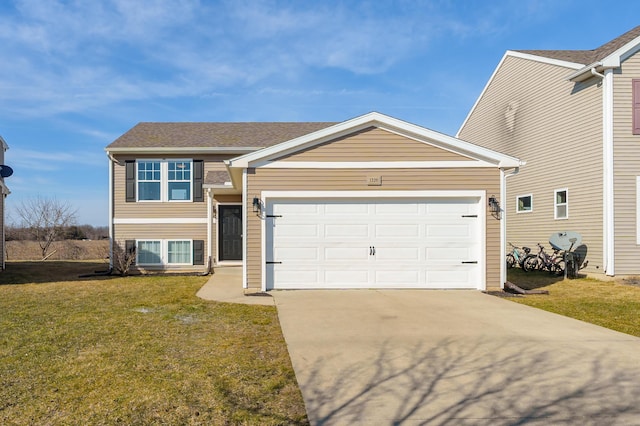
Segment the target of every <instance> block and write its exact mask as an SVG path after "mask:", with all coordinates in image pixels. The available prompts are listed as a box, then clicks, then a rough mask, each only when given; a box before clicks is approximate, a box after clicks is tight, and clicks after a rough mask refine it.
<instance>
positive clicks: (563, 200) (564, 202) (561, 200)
mask: <svg viewBox="0 0 640 426" xmlns="http://www.w3.org/2000/svg"><path fill="white" fill-rule="evenodd" d="M553 209H554V210H553V218H554V219H568V218H569V190H568V189H567V188H563V189H556V190H555V191H554V194H553Z"/></svg>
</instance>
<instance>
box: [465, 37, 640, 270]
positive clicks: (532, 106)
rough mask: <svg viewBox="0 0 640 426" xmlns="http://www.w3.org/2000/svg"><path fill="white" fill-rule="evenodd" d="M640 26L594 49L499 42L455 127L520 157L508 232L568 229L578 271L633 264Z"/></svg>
mask: <svg viewBox="0 0 640 426" xmlns="http://www.w3.org/2000/svg"><path fill="white" fill-rule="evenodd" d="M639 50H640V26H639V27H636V28H634V29H632V30H631V31H629V32H627V33H626V34H624V35H622V36H620V37H618V38H616V39H615V40H612V41H610V42H608V43H606V44H604V45H603V46H601V47H599V48H597V49H594V50H517V51H507V52H506V53H505V55H504V57H503V58H502V60H501V61H500V63H499V64H498V67H497V68H496V70H495V71H494V73H493V75H492V76H491V78H490V80H489V81H488V83H487V85H486V86H485V88H484V90H483V91H482V93H481V94H480V97H479V98H478V100H477V101H476V103H475V105H474V106H473V108H472V110H471V111H470V113H469V115H468V116H467V118H466V120H465V121H464V123H463V124H462V126H461V128H460V130H459V132H458V133H457V136H458V137H460V138H462V139H464V140H468V141H471V142H473V143H476V144H478V145H481V146H484V147H486V148H489V149H494V150H498V151H500V152H504V153H507V154H509V155H512V156H516V157H518V158H523V159H525V160H526V161H527V167H526V168H523V169H522V171H521V172H520V173H518V174H513V175H512V176H510V177H508V178H507V182H508V184H507V192H506V198H505V199H504V202H503V203H502V204H503V206H504V207H505V208H506V212H507V217H508V220H507V222H506V223H507V225H506V226H507V240H508V241H510V242H513V243H514V244H516V245H530V246H532V247H535V244H536V243H538V242H539V243H542V244H543V245H546V246H547V248H549V244H548V243H547V241H548V240H549V236H550V235H551V234H552V233H554V232H561V231H566V230H570V231H576V232H578V233H580V234H581V235H582V238H583V243H584V246H583V247H580V252H581V253H582V256H583V259H582V260H584V262H585V263H587V265H586V267H585V268H584V271H586V272H588V273H593V274H606V275H610V276H614V275H636V274H640V262H638V258H639V256H640V222H639V221H640V198H639V194H640V53H638V51H639Z"/></svg>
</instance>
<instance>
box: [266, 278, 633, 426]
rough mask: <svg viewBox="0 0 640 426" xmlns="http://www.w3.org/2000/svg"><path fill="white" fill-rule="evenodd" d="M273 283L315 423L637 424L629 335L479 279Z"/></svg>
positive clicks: (300, 380)
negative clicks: (372, 285) (516, 297)
mask: <svg viewBox="0 0 640 426" xmlns="http://www.w3.org/2000/svg"><path fill="white" fill-rule="evenodd" d="M271 294H272V295H273V297H274V298H275V302H276V306H277V309H278V315H279V318H280V322H281V325H282V330H283V332H284V336H285V339H286V342H287V345H288V348H289V353H290V355H291V360H292V362H293V367H294V369H295V373H296V377H297V379H298V383H299V384H300V388H301V390H302V395H303V397H304V401H305V404H306V408H307V413H308V415H309V419H310V421H311V423H312V424H317V425H334V424H335V425H357V424H360V425H416V424H428V425H432V424H433V425H441V424H442V425H444V424H446V425H484V424H487V425H488V424H491V425H519V424H541V425H542V424H544V425H547V424H554V425H560V424H572V425H573V424H580V425H592V424H593V425H609V424H616V425H619V424H636V425H637V424H640V339H638V338H635V337H631V336H628V335H626V334H621V333H616V332H614V331H610V330H607V329H604V328H601V327H597V326H593V325H590V324H587V323H583V322H580V321H576V320H572V319H569V318H565V317H562V316H559V315H554V314H550V313H546V312H543V311H540V310H536V309H533V308H529V307H526V306H522V305H518V304H515V303H512V302H509V301H506V300H503V299H499V298H497V297H493V296H489V295H485V294H483V293H480V292H477V291H429V290H426V291H421V290H416V291H414V290H383V291H379V290H353V291H351V290H346V291H344V290H340V291H335V290H334V291H332V290H328V291H304V290H301V291H272V292H271ZM639 320H640V319H639Z"/></svg>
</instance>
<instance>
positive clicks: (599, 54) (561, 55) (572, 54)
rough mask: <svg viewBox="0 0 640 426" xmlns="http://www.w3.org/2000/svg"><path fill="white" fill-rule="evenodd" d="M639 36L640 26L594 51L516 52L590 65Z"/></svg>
mask: <svg viewBox="0 0 640 426" xmlns="http://www.w3.org/2000/svg"><path fill="white" fill-rule="evenodd" d="M639 36H640V25H639V26H637V27H635V28H633V29H632V30H630V31H627V32H626V33H624V34H622V35H621V36H620V37H617V38H615V39H613V40H611V41H610V42H608V43H605V44H603V45H602V46H600V47H598V48H597V49H593V50H516V52H520V53H528V54H530V55H536V56H542V57H545V58H550V59H559V60H562V61H569V62H575V63H578V64H582V65H589V64H592V63H594V62H598V61H600V60H602V59H604V58H606V57H607V56H609V55H610V54H612V53H613V52H615V51H616V50H618V49H620V48H621V47H622V46H624V45H625V44H627V43H629V42H630V41H631V40H633V39H635V38H637V37H639Z"/></svg>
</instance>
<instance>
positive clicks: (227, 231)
mask: <svg viewBox="0 0 640 426" xmlns="http://www.w3.org/2000/svg"><path fill="white" fill-rule="evenodd" d="M218 221H219V223H220V227H219V229H218V231H219V232H218V248H219V250H220V253H219V254H218V259H219V260H242V206H224V205H222V206H218Z"/></svg>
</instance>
